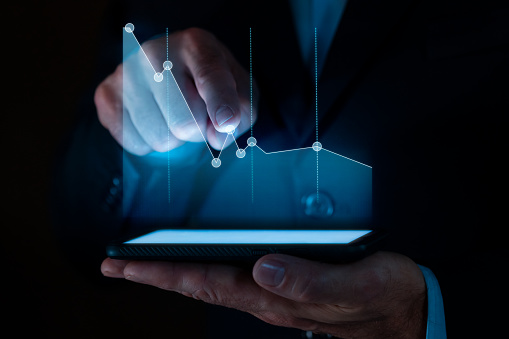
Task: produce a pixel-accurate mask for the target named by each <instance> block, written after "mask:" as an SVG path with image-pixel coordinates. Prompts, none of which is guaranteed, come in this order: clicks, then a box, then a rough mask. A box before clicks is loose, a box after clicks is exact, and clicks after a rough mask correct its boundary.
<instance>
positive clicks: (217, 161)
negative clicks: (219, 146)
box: [212, 158, 221, 168]
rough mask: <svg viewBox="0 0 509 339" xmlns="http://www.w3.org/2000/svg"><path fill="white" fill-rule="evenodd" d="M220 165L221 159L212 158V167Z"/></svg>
mask: <svg viewBox="0 0 509 339" xmlns="http://www.w3.org/2000/svg"><path fill="white" fill-rule="evenodd" d="M219 166H221V160H220V159H219V158H214V159H212V167H215V168H218V167H219Z"/></svg>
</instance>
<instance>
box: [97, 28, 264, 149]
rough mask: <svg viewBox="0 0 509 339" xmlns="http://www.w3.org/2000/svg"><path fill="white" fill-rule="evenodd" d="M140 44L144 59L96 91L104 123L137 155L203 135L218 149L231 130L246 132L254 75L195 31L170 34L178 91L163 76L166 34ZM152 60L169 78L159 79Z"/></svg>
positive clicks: (121, 69) (122, 68)
mask: <svg viewBox="0 0 509 339" xmlns="http://www.w3.org/2000/svg"><path fill="white" fill-rule="evenodd" d="M142 47H143V51H144V52H145V54H146V56H145V54H144V53H143V51H141V50H140V51H138V52H137V53H136V54H134V55H132V56H130V57H129V58H127V60H126V61H125V62H124V63H123V64H121V65H119V66H118V67H117V69H116V70H115V72H114V73H113V74H111V75H110V76H108V77H107V78H106V79H105V80H104V81H103V82H102V83H101V84H100V85H99V86H98V87H97V89H96V92H95V98H94V100H95V104H96V107H97V114H98V116H99V121H100V122H101V124H102V125H103V126H104V127H106V128H107V129H108V130H109V131H110V133H111V134H112V136H113V137H114V138H115V139H116V140H117V142H119V143H120V144H121V145H122V146H123V147H124V149H126V150H127V151H129V152H131V153H133V154H137V155H144V154H147V153H150V152H152V151H158V152H165V151H168V150H171V149H174V148H176V147H178V146H180V145H181V144H182V143H183V142H185V141H202V140H203V138H204V137H205V138H206V139H207V141H208V142H209V143H210V145H211V146H212V147H214V148H216V149H220V148H221V147H222V146H223V142H224V140H225V137H226V134H225V133H226V132H228V130H227V128H228V127H234V128H236V135H240V134H242V133H243V132H245V131H246V130H247V129H249V127H250V124H251V112H250V83H249V75H248V74H247V72H246V71H245V70H244V69H243V68H242V67H241V66H240V65H239V63H238V62H237V61H236V60H235V58H234V57H233V56H232V55H231V53H230V52H229V51H228V49H227V48H225V47H224V46H223V44H221V43H220V42H219V41H218V40H217V39H216V38H215V37H214V36H213V35H212V34H210V33H209V32H207V31H204V30H201V29H197V28H190V29H187V30H184V31H180V32H176V33H173V34H171V35H169V37H168V51H169V52H168V54H169V59H170V61H171V62H172V64H173V67H172V68H171V72H172V73H173V75H174V77H175V81H176V83H177V84H178V87H177V86H176V85H175V82H174V81H173V77H172V76H171V74H170V72H169V71H163V63H164V61H165V60H166V37H164V38H160V39H155V40H150V41H147V42H145V43H144V44H143V46H142ZM147 58H148V59H149V60H150V61H151V63H152V65H153V67H154V68H155V70H156V71H157V72H162V73H163V77H168V79H163V80H162V81H161V82H156V81H155V80H154V70H153V69H152V67H151V66H150V64H149V63H148V61H147ZM167 80H168V81H169V83H168V82H167ZM168 84H170V86H169V90H167V86H168ZM179 88H180V91H182V94H183V95H184V97H185V99H186V101H187V104H188V105H189V107H187V105H186V104H185V101H184V100H183V99H182V96H181V94H180V91H179ZM255 94H256V91H255ZM255 96H256V95H255ZM122 99H123V104H122ZM189 110H191V111H192V113H193V115H194V118H193V115H191V113H190V112H189ZM255 119H256V110H255V109H253V122H254V120H255ZM197 125H198V126H199V129H198V126H197ZM168 128H169V131H168ZM200 130H201V132H200ZM202 134H203V136H202ZM231 142H232V139H231V138H229V143H231ZM225 146H226V145H225Z"/></svg>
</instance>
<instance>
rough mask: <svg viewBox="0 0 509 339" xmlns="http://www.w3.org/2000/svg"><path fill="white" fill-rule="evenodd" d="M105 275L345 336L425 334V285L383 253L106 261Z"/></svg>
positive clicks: (400, 259) (398, 259)
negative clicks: (230, 260)
mask: <svg viewBox="0 0 509 339" xmlns="http://www.w3.org/2000/svg"><path fill="white" fill-rule="evenodd" d="M101 270H102V272H103V274H104V275H105V276H108V277H115V278H126V279H128V280H131V281H134V282H138V283H143V284H149V285H153V286H156V287H159V288H162V289H165V290H168V291H175V292H178V293H181V294H183V295H185V296H188V297H193V298H195V299H198V300H203V301H205V302H208V303H211V304H216V305H222V306H226V307H230V308H236V309H238V310H241V311H245V312H249V313H251V314H252V315H254V316H256V317H258V318H260V319H261V320H263V321H265V322H268V323H270V324H273V325H278V326H284V327H293V328H299V329H302V330H306V331H313V332H317V333H328V334H331V335H334V336H338V337H341V338H388V337H391V338H424V337H425V336H426V317H427V315H426V286H425V282H424V278H423V276H422V273H421V271H420V269H419V267H418V266H417V265H416V264H415V263H414V262H413V261H412V260H410V259H409V258H407V257H405V256H403V255H399V254H396V253H390V252H378V253H375V254H373V255H371V256H369V257H367V258H365V259H363V260H360V261H358V262H355V263H352V264H336V265H332V264H324V263H318V262H313V261H309V260H304V259H300V258H296V257H291V256H288V255H282V254H269V255H266V256H264V257H262V258H261V259H259V260H258V262H257V263H256V264H255V266H254V268H253V271H252V274H251V272H248V271H245V270H243V269H240V268H237V267H232V266H227V265H219V264H199V263H173V262H143V261H123V260H113V259H109V258H108V259H106V260H104V262H103V264H102V267H101Z"/></svg>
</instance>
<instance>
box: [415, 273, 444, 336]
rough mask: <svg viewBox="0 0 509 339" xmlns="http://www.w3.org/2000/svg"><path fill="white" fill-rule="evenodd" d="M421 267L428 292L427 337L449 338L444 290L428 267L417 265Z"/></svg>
mask: <svg viewBox="0 0 509 339" xmlns="http://www.w3.org/2000/svg"><path fill="white" fill-rule="evenodd" d="M417 266H419V268H420V269H421V272H422V274H423V276H424V281H425V282H426V289H427V293H428V322H427V326H426V339H443V338H447V334H446V331H445V313H444V302H443V300H442V292H441V291H440V286H439V285H438V280H437V278H436V277H435V275H434V274H433V272H431V270H430V269H429V268H427V267H424V266H421V265H417Z"/></svg>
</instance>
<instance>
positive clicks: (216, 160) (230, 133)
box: [124, 23, 372, 168]
mask: <svg viewBox="0 0 509 339" xmlns="http://www.w3.org/2000/svg"><path fill="white" fill-rule="evenodd" d="M124 29H125V31H126V32H127V33H130V34H131V35H132V36H133V39H134V40H135V41H136V43H137V44H138V46H139V48H140V50H141V51H142V53H143V54H144V55H145V58H146V60H147V62H148V63H149V65H150V67H151V68H152V70H153V72H154V81H156V82H162V81H163V79H164V78H165V76H164V72H166V73H167V75H168V76H171V78H172V80H173V81H174V82H175V84H176V85H177V88H178V91H179V92H180V95H181V96H182V99H183V100H184V102H185V104H186V106H187V109H188V110H189V113H190V114H191V116H192V118H193V120H194V122H195V124H196V127H197V128H198V130H199V132H200V134H201V136H202V138H203V141H204V143H205V145H206V146H207V148H208V150H209V153H210V155H211V156H212V161H211V164H212V166H213V167H216V168H217V167H219V166H220V165H221V160H220V157H221V153H222V152H223V149H224V146H225V145H226V141H227V140H228V138H229V137H231V138H232V139H233V142H234V144H235V145H236V147H237V152H236V155H237V157H238V158H244V156H245V153H246V152H245V150H246V148H247V147H257V148H258V149H260V150H261V151H262V152H263V153H264V154H266V155H271V154H277V153H284V152H294V151H300V150H306V149H313V150H314V151H315V152H317V154H318V152H320V151H322V150H323V151H326V152H330V153H332V154H334V155H337V156H340V157H343V158H345V159H347V160H350V161H353V162H356V163H358V164H360V165H363V166H366V167H369V168H372V167H371V166H369V165H367V164H364V163H362V162H359V161H356V160H354V159H351V158H348V157H346V156H343V155H341V154H338V153H336V152H333V151H331V150H328V149H326V148H323V146H322V144H321V143H320V142H319V141H318V103H317V100H318V94H317V90H316V93H315V100H316V102H315V108H316V119H315V124H316V141H315V142H314V143H313V144H312V145H311V146H309V147H301V148H294V149H287V150H281V151H274V152H266V151H264V150H263V149H262V148H260V146H258V145H257V140H256V139H255V138H254V137H253V123H252V119H253V118H252V110H253V108H252V89H251V94H250V100H251V103H250V111H251V112H250V115H251V137H249V138H248V139H247V146H246V148H241V147H240V146H239V144H238V143H237V140H236V138H235V136H234V134H235V128H234V127H233V126H232V125H229V126H227V127H226V130H227V136H226V138H225V140H224V142H223V146H222V147H221V149H220V150H219V155H218V156H217V157H215V156H214V153H213V152H212V149H211V148H210V145H209V143H208V142H207V139H206V138H205V135H204V134H203V131H202V130H201V128H200V126H199V124H198V122H197V120H196V118H195V116H194V114H193V112H192V110H191V108H190V107H189V104H188V102H187V100H186V98H185V96H184V94H183V93H182V90H181V88H180V86H179V84H178V82H177V80H176V79H175V76H174V75H173V72H172V68H173V63H172V62H171V61H170V60H166V61H164V63H163V69H162V71H161V72H158V71H157V70H156V68H155V67H154V65H153V64H152V62H151V61H150V59H149V57H148V56H147V54H146V53H145V51H144V50H143V47H142V46H141V44H140V43H139V41H138V39H137V38H136V36H135V34H134V25H133V24H132V23H128V24H126V25H125V27H124ZM249 33H250V48H251V30H250V31H249ZM167 44H168V42H167ZM166 48H167V49H168V46H167V47H166ZM166 57H167V58H168V52H166ZM316 58H317V56H316V29H315V68H317V62H316ZM317 79H318V75H317V72H316V70H315V89H317V86H318V80H317ZM250 84H251V87H252V60H251V57H250Z"/></svg>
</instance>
